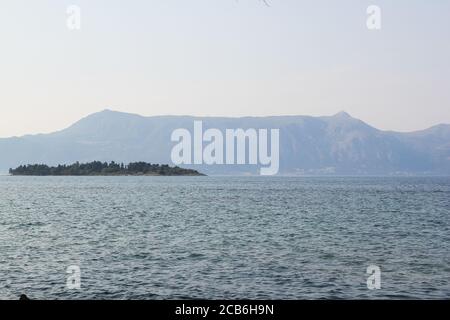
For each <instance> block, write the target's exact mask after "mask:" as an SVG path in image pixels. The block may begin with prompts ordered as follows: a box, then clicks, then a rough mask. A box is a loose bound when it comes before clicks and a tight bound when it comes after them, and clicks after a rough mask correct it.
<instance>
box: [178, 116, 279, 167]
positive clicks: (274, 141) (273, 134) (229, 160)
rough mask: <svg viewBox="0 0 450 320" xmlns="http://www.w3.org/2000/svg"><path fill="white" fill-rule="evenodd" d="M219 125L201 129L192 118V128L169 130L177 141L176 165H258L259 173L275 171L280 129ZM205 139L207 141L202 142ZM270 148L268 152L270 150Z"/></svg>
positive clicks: (201, 125)
mask: <svg viewBox="0 0 450 320" xmlns="http://www.w3.org/2000/svg"><path fill="white" fill-rule="evenodd" d="M268 134H269V130H268V129H258V130H257V129H247V130H244V129H226V130H225V134H224V133H223V132H222V131H220V130H219V129H214V128H210V129H207V130H206V131H205V132H203V122H202V121H194V132H193V135H191V132H190V131H189V130H188V129H185V128H180V129H176V130H174V131H173V132H172V135H171V140H172V142H178V143H177V144H176V145H175V146H174V147H173V148H172V152H171V155H170V156H171V160H172V162H173V163H174V164H175V165H181V164H187V165H190V164H197V165H200V164H207V165H223V164H227V165H235V164H236V165H243V164H250V165H260V166H261V168H260V174H261V175H275V174H277V173H278V170H279V165H280V146H279V144H280V141H279V140H280V133H279V129H270V141H269V136H268ZM204 143H206V145H205V146H204ZM269 148H270V153H269Z"/></svg>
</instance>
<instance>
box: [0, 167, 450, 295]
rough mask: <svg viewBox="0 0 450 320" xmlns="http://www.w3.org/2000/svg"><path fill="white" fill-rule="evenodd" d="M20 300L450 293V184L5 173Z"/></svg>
mask: <svg viewBox="0 0 450 320" xmlns="http://www.w3.org/2000/svg"><path fill="white" fill-rule="evenodd" d="M72 265H76V266H79V268H80V270H81V288H80V289H79V290H70V289H68V288H67V286H66V280H67V276H68V274H67V273H66V270H67V267H69V266H72ZM369 265H376V266H379V267H380V269H381V289H379V290H369V289H368V287H367V278H368V276H369V275H368V274H367V273H366V271H367V267H368V266H369ZM21 293H26V294H27V295H28V296H29V297H31V298H34V299H91V298H92V299H180V298H181V299H191V298H202V299H216V298H229V299H240V298H248V299H317V298H330V299H331V298H338V299H346V298H355V299H377V298H425V299H436V298H450V178H348V177H346V178H309V177H308V178H300V177H298V178H297V177H296V178H289V177H6V176H4V177H0V298H3V299H17V298H18V296H19V295H20V294H21Z"/></svg>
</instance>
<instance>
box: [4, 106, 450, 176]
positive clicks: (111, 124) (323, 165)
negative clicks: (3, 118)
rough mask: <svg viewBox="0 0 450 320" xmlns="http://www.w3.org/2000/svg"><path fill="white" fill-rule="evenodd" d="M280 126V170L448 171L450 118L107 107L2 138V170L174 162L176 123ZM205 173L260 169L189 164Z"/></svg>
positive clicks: (178, 125) (179, 125)
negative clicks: (406, 122) (152, 113)
mask: <svg viewBox="0 0 450 320" xmlns="http://www.w3.org/2000/svg"><path fill="white" fill-rule="evenodd" d="M194 120H202V121H203V126H204V130H206V129H207V128H217V129H219V130H221V131H222V132H224V131H225V129H227V128H229V129H236V128H244V129H247V128H255V129H258V128H268V129H270V128H279V129H280V173H285V174H450V125H438V126H435V127H432V128H429V129H427V130H423V131H417V132H411V133H397V132H388V131H381V130H378V129H376V128H373V127H371V126H369V125H367V124H366V123H364V122H362V121H361V120H358V119H355V118H352V117H351V116H350V115H348V114H347V113H345V112H341V113H338V114H336V115H334V116H329V117H309V116H280V117H243V118H221V117H208V118H199V117H189V116H158V117H142V116H139V115H135V114H128V113H121V112H115V111H110V110H105V111H102V112H99V113H95V114H92V115H90V116H88V117H86V118H83V119H81V120H80V121H78V122H76V123H75V124H73V125H72V126H70V127H69V128H67V129H64V130H62V131H58V132H55V133H51V134H43V135H28V136H23V137H18V138H17V137H16V138H6V139H0V172H7V170H8V169H9V168H11V167H16V166H18V165H20V164H28V163H45V164H48V165H56V164H59V163H73V162H74V161H80V162H88V161H93V160H100V161H111V160H114V161H116V162H126V163H127V162H131V161H147V162H152V163H169V164H170V163H171V161H170V153H171V149H172V147H173V146H174V144H175V143H173V142H171V140H170V136H171V133H172V131H173V130H175V129H177V128H187V129H189V130H192V128H193V121H194ZM191 167H192V168H195V169H198V170H200V171H203V172H205V173H208V174H214V173H220V174H223V173H225V174H231V173H257V172H258V168H259V166H256V167H255V166H245V165H243V166H236V165H233V166H227V165H221V166H217V165H216V166H191Z"/></svg>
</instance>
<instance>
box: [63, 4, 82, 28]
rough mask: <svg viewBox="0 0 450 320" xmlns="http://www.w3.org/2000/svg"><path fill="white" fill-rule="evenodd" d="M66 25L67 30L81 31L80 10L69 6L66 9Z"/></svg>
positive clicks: (74, 6) (77, 7)
mask: <svg viewBox="0 0 450 320" xmlns="http://www.w3.org/2000/svg"><path fill="white" fill-rule="evenodd" d="M66 13H67V20H66V25H67V28H68V29H69V30H81V8H80V7H79V6H76V5H70V6H68V7H67V9H66Z"/></svg>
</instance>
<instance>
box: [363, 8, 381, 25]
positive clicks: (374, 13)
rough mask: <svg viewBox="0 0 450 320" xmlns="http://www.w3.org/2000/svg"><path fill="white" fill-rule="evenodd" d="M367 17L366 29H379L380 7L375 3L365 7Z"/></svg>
mask: <svg viewBox="0 0 450 320" xmlns="http://www.w3.org/2000/svg"><path fill="white" fill-rule="evenodd" d="M366 12H367V14H368V17H367V20H366V25H367V29H369V30H381V8H380V7H379V6H376V5H371V6H368V7H367V10H366Z"/></svg>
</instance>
